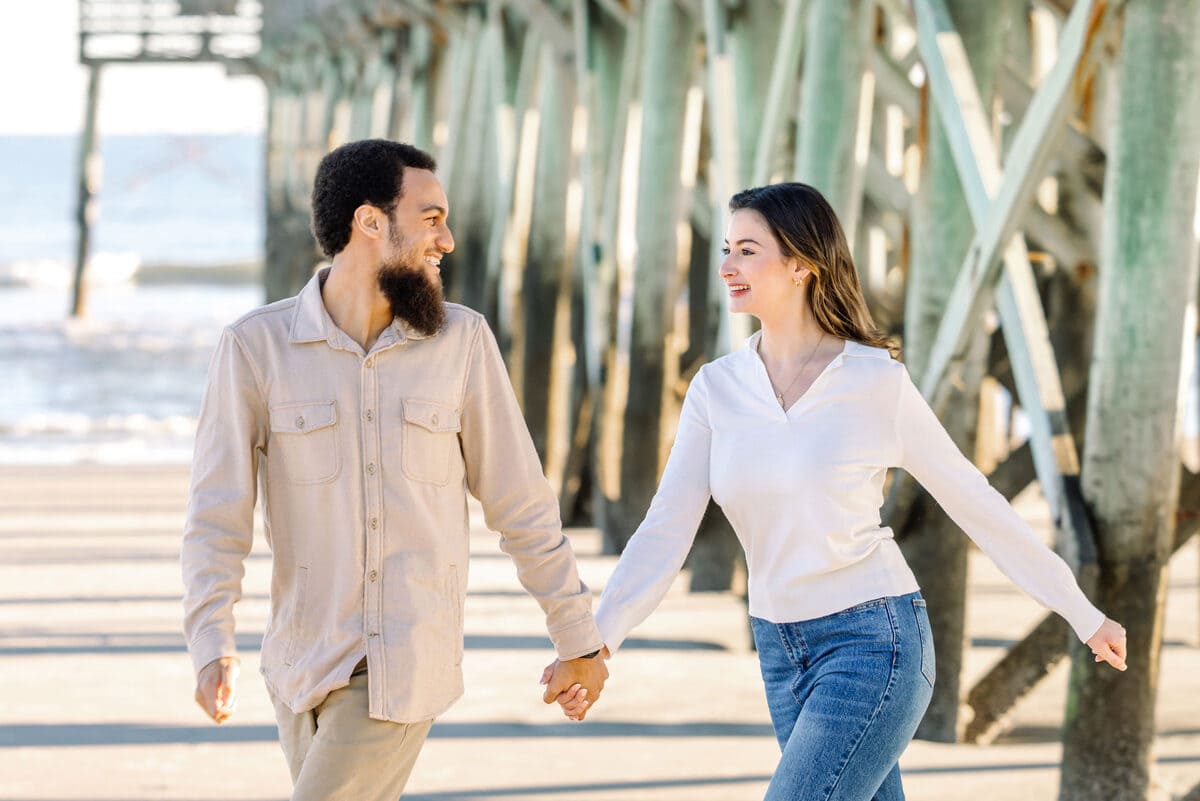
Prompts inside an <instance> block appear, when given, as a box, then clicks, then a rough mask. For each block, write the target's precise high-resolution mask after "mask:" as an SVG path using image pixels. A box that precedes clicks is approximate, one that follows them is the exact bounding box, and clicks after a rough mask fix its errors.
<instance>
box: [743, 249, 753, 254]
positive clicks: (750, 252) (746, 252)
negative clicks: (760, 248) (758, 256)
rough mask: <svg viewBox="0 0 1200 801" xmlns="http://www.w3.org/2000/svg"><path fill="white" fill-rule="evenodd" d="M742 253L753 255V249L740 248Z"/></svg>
mask: <svg viewBox="0 0 1200 801" xmlns="http://www.w3.org/2000/svg"><path fill="white" fill-rule="evenodd" d="M742 255H743V256H753V255H754V251H753V250H747V249H746V248H742Z"/></svg>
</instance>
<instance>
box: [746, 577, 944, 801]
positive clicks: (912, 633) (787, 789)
mask: <svg viewBox="0 0 1200 801" xmlns="http://www.w3.org/2000/svg"><path fill="white" fill-rule="evenodd" d="M750 620H751V623H752V624H753V626H754V641H755V644H756V645H757V646H758V659H759V665H760V667H761V668H762V675H763V683H764V684H765V685H766V691H767V706H768V707H769V708H770V711H771V723H772V724H773V725H774V727H775V736H776V737H778V738H779V745H780V748H782V749H783V756H782V757H781V758H780V760H779V767H777V768H776V769H775V775H774V776H773V777H772V778H771V784H770V786H769V787H768V788H767V795H766V799H765V801H903V798H904V788H903V787H902V786H901V783H900V766H899V759H900V754H902V753H903V752H904V749H905V747H906V746H907V745H908V743H909V741H910V740H911V739H912V736H913V734H914V733H915V732H916V730H917V724H918V723H920V722H921V717H922V716H923V715H924V714H925V708H926V707H927V706H929V699H930V697H931V696H932V695H933V678H934V667H933V638H932V636H931V635H930V629H929V615H928V613H927V611H926V609H925V600H924V599H923V598H922V597H921V594H920V593H916V592H914V593H911V594H909V595H900V596H895V597H891V598H879V599H876V600H874V601H868V602H867V603H865V604H859V605H858V606H855V607H851V608H850V609H845V610H843V611H841V612H837V613H835V614H832V615H827V616H825V617H821V618H817V619H816V620H803V621H799V622H797V623H771V622H769V621H766V620H760V619H759V618H755V617H752V618H750Z"/></svg>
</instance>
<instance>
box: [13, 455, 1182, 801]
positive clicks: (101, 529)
mask: <svg viewBox="0 0 1200 801" xmlns="http://www.w3.org/2000/svg"><path fill="white" fill-rule="evenodd" d="M186 490H187V468H186V466H180V465H171V466H154V465H144V466H126V467H119V466H100V465H95V466H36V467H23V466H5V467H2V468H0V539H3V542H4V545H5V548H4V553H5V558H4V560H3V563H2V564H0V583H2V586H3V587H4V588H5V589H4V593H3V597H0V609H2V610H3V614H2V615H0V686H2V687H3V688H4V691H3V692H4V703H3V704H2V705H0V776H3V777H4V778H3V780H2V781H0V798H2V799H7V800H8V801H16V800H17V799H22V800H23V801H34V800H35V799H38V800H40V801H51V800H53V801H68V799H70V800H72V801H76V800H78V801H82V800H83V799H89V800H95V801H100V800H102V799H103V800H105V801H107V800H108V799H113V800H115V799H161V800H163V801H167V800H170V801H183V800H184V799H189V800H192V801H199V800H200V799H212V800H213V801H217V800H218V799H220V801H260V800H262V801H267V800H268V799H270V800H271V801H279V800H280V799H284V798H287V796H288V792H289V781H288V776H287V772H286V769H285V767H284V762H283V758H282V755H281V754H280V752H279V749H278V746H277V744H276V742H275V727H274V720H273V717H272V713H271V710H270V704H269V701H268V699H267V696H266V693H265V691H264V689H263V686H262V683H261V680H260V678H259V677H258V676H257V648H258V640H259V637H260V633H261V631H262V623H263V619H264V613H265V609H266V604H267V586H268V575H269V564H270V562H269V559H270V555H269V553H268V552H267V551H266V550H265V545H264V543H263V542H262V540H261V538H260V539H259V540H258V542H257V545H256V547H255V551H254V553H253V554H252V555H251V557H250V559H249V560H248V564H247V576H246V583H245V598H244V600H243V602H242V603H241V604H240V606H239V610H238V613H239V617H238V620H239V625H240V633H239V642H240V643H241V645H242V648H243V654H242V656H243V681H242V689H241V705H240V709H239V710H238V712H237V714H236V716H235V717H234V718H233V719H232V720H231V721H230V722H229V723H228V724H226V725H225V726H222V727H216V726H214V725H212V724H210V723H209V722H208V721H207V720H206V719H205V718H204V717H203V715H202V714H201V712H200V711H199V709H197V708H196V707H195V706H194V705H193V704H192V700H191V695H192V676H191V670H190V666H189V663H188V659H187V655H186V652H185V649H184V644H183V639H182V636H181V634H180V627H179V620H180V606H179V602H178V598H179V594H180V580H179V569H178V562H177V555H178V545H179V532H180V527H181V523H182V519H183V508H184V501H185V497H186ZM1018 508H1019V509H1020V510H1021V511H1022V513H1023V514H1025V515H1027V516H1028V517H1029V518H1030V520H1031V521H1032V522H1034V523H1035V524H1036V525H1040V526H1044V523H1045V521H1044V520H1041V519H1039V505H1038V503H1037V500H1036V497H1030V498H1023V499H1021V502H1020V503H1019V504H1018ZM474 513H475V516H474V520H473V522H474V526H473V534H472V553H473V559H472V565H471V571H472V572H471V579H470V585H469V587H470V596H469V600H468V607H467V617H466V639H467V641H466V646H467V656H466V660H465V669H466V674H467V693H466V695H465V697H464V698H463V699H462V700H461V701H460V702H459V703H458V704H457V705H456V706H455V707H454V708H453V709H452V710H451V711H450V712H449V713H447V714H446V715H445V716H444V717H443V718H442V719H440V720H439V721H438V723H437V724H436V725H435V726H434V729H433V734H432V737H431V739H430V741H429V743H428V744H427V746H426V748H425V750H424V752H423V754H422V755H421V758H420V761H419V762H418V763H417V768H416V771H415V772H414V774H413V777H412V781H411V784H410V787H409V790H410V792H409V794H407V795H406V796H405V797H406V798H411V799H414V800H419V799H424V800H425V801H434V799H438V800H439V801H441V800H443V799H514V800H520V799H528V800H529V801H534V800H535V799H565V798H570V799H573V800H574V801H616V800H617V799H628V800H629V801H641V800H642V799H645V800H646V801H658V800H660V799H661V800H662V801H666V800H667V799H679V800H680V801H682V800H683V799H688V801H743V800H745V801H750V800H751V799H757V798H761V797H762V793H763V791H764V789H765V787H766V782H767V780H768V778H769V776H770V774H771V771H772V770H773V768H774V764H775V761H776V759H777V757H778V752H777V749H776V745H775V742H774V738H773V736H772V734H771V729H770V724H769V721H768V718H767V711H766V706H765V703H764V701H763V698H762V692H761V686H760V684H759V679H758V674H757V663H756V659H755V656H754V654H753V653H752V652H751V651H750V650H749V649H748V647H747V645H748V643H747V632H746V618H745V610H744V607H743V605H742V603H741V601H740V600H739V599H737V598H736V597H734V596H732V595H728V594H706V595H692V594H688V593H687V592H686V591H685V587H686V574H685V575H684V576H683V577H682V578H681V579H680V580H679V581H678V582H677V583H676V585H675V587H674V588H673V590H672V592H671V594H670V596H669V597H668V599H667V601H666V602H665V603H664V604H663V605H662V607H661V608H660V609H659V610H658V611H657V612H656V613H655V614H654V615H653V616H652V617H651V618H650V619H649V620H648V621H647V622H646V624H644V625H643V626H642V627H641V628H639V629H638V630H636V631H635V633H634V635H633V638H632V639H631V641H630V642H629V643H628V644H627V646H626V648H625V649H624V650H623V651H622V652H621V653H620V655H619V657H618V658H617V659H615V660H614V661H613V662H612V663H611V670H612V678H611V681H610V683H609V686H608V688H607V689H606V691H605V694H604V698H603V701H602V703H601V704H600V705H598V706H597V708H596V710H595V711H594V713H593V714H592V715H591V716H590V717H589V719H588V721H587V722H585V723H583V724H572V723H570V722H567V721H565V720H563V719H562V718H561V716H560V715H559V714H558V712H557V711H556V709H555V708H550V707H546V706H544V705H542V703H541V702H540V690H539V688H538V686H537V677H538V674H539V673H540V670H541V667H542V666H543V665H544V664H545V663H546V662H547V661H548V660H549V659H550V658H551V653H550V650H549V641H548V640H547V639H546V637H545V633H544V630H543V629H542V626H541V614H540V611H539V609H538V608H537V606H536V604H535V603H534V602H533V601H532V600H531V599H530V598H528V597H527V596H526V595H525V594H524V593H523V591H522V590H521V589H520V586H519V585H518V584H517V581H516V576H515V572H514V570H513V568H512V565H511V563H510V562H509V561H508V560H507V558H506V557H504V556H503V555H502V554H501V553H500V552H499V550H498V549H497V547H496V537H495V535H494V534H493V533H490V532H488V531H486V529H485V528H484V527H483V524H482V520H481V519H480V516H479V514H478V510H477V509H476V510H474ZM570 537H571V540H572V543H573V544H574V546H575V548H576V551H577V553H578V554H579V557H580V563H581V569H582V573H583V575H584V578H585V580H586V581H587V582H588V583H589V584H590V586H591V587H592V588H593V590H595V591H597V592H598V591H599V590H600V589H601V588H602V587H603V584H604V579H605V577H606V576H607V575H608V574H609V572H610V571H611V569H612V566H613V563H614V559H613V557H607V556H599V555H598V552H599V535H598V533H597V532H596V531H595V530H591V529H573V530H571V531H570ZM1197 556H1198V554H1197V545H1196V543H1192V544H1189V545H1188V547H1187V548H1185V549H1184V550H1183V551H1181V552H1180V553H1179V555H1178V556H1177V558H1176V559H1175V561H1174V562H1173V563H1172V566H1171V576H1170V591H1169V598H1168V606H1167V620H1166V637H1165V640H1166V645H1165V648H1164V650H1163V660H1162V674H1161V688H1160V691H1159V707H1158V741H1157V762H1158V776H1159V781H1160V788H1159V790H1160V795H1161V797H1162V798H1164V799H1169V798H1171V797H1172V795H1173V794H1181V793H1182V792H1184V791H1185V790H1186V789H1188V788H1189V787H1191V786H1192V785H1193V784H1195V783H1196V782H1197V781H1200V725H1198V724H1197V721H1200V648H1197V634H1198V633H1200V620H1198V612H1200V597H1198V593H1197V587H1198V575H1197V567H1198V566H1200V559H1198V558H1197ZM971 576H972V578H971V595H970V607H969V619H968V630H969V636H970V638H971V642H972V646H971V648H970V652H969V654H968V657H967V662H966V665H967V673H968V676H967V678H968V680H970V679H972V678H973V677H976V676H978V675H980V674H981V673H982V672H983V671H985V670H986V669H987V667H988V666H989V665H990V664H991V663H992V662H994V661H995V659H997V658H998V657H999V656H1000V654H1001V652H1002V649H1003V647H1005V646H1006V645H1007V644H1009V643H1010V642H1011V641H1012V640H1013V639H1015V638H1016V637H1018V636H1020V634H1021V633H1022V632H1023V631H1025V630H1026V629H1027V628H1028V627H1029V626H1031V625H1032V624H1033V623H1034V622H1035V621H1036V620H1037V619H1038V617H1039V615H1040V609H1039V607H1038V606H1037V605H1036V604H1035V603H1034V602H1033V601H1031V600H1029V599H1028V598H1026V597H1025V596H1023V595H1022V594H1021V593H1020V592H1019V591H1018V590H1016V589H1015V588H1014V587H1013V586H1012V585H1011V584H1009V582H1008V581H1007V580H1006V579H1005V578H1004V577H1003V576H1001V575H1000V574H999V573H998V572H996V570H995V569H994V568H993V567H992V566H991V565H990V564H989V563H988V562H987V561H986V560H985V559H983V558H981V557H980V555H979V554H975V555H973V562H972V574H971ZM1065 686H1066V670H1065V668H1064V667H1060V668H1059V669H1057V670H1056V671H1055V672H1054V673H1053V675H1052V676H1051V677H1050V678H1049V679H1047V680H1046V681H1045V682H1044V683H1043V684H1042V686H1040V687H1039V688H1038V689H1037V691H1036V692H1035V693H1034V694H1033V695H1032V696H1030V697H1029V698H1028V699H1026V700H1025V701H1024V702H1023V703H1022V704H1021V706H1020V707H1019V708H1018V710H1017V713H1016V715H1015V718H1014V727H1013V728H1012V729H1011V731H1010V732H1009V733H1008V734H1007V735H1005V736H1004V737H1003V738H1001V739H1000V740H999V741H998V742H997V743H995V744H993V745H991V746H988V747H975V746H967V745H942V744H934V743H926V742H920V741H917V742H914V743H913V744H912V745H911V746H910V747H909V749H908V751H907V753H906V754H905V756H904V759H903V761H902V767H903V769H904V772H905V776H906V780H905V783H906V788H907V792H908V795H909V797H910V798H913V799H960V798H970V799H972V801H1001V800H1002V799H1019V801H1052V799H1054V798H1055V797H1056V790H1057V777H1058V770H1057V766H1058V761H1059V758H1060V747H1059V745H1058V741H1057V737H1058V726H1059V723H1060V721H1061V715H1062V708H1063V699H1064V693H1065ZM1097 736H1120V722H1119V721H1114V726H1113V730H1112V732H1110V733H1107V734H1104V733H1097Z"/></svg>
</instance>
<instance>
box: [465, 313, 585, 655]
mask: <svg viewBox="0 0 1200 801" xmlns="http://www.w3.org/2000/svg"><path fill="white" fill-rule="evenodd" d="M469 358H470V362H469V366H468V369H467V374H466V386H465V388H464V392H463V413H462V431H461V433H460V437H461V443H462V451H463V458H464V461H465V464H466V475H467V489H468V490H470V492H471V494H472V495H474V496H475V497H476V498H478V499H479V501H480V503H481V505H482V506H483V513H484V519H485V521H486V522H487V525H488V527H489V528H490V529H492V530H493V531H498V532H500V548H501V550H503V551H504V552H505V553H507V554H508V555H509V557H510V558H511V559H512V561H513V564H514V565H516V568H517V578H518V579H519V580H520V582H521V585H522V586H523V587H524V588H525V589H526V591H528V592H529V594H530V595H532V596H533V597H534V598H535V599H536V600H537V602H538V604H540V605H541V607H542V610H543V611H544V612H545V614H546V629H547V632H548V633H549V635H550V639H551V640H552V641H553V642H554V647H555V650H556V651H557V653H558V656H559V658H560V659H574V658H576V657H579V656H582V655H584V654H587V653H591V652H592V651H595V650H598V649H599V648H600V647H601V645H602V644H603V642H602V640H601V638H600V632H599V631H598V630H597V628H596V623H595V621H594V619H593V618H592V611H591V607H592V596H591V592H590V590H588V588H587V585H585V584H584V583H583V581H582V580H580V578H579V572H578V570H577V568H576V564H575V554H574V551H573V550H572V549H571V543H570V542H569V541H568V540H567V538H566V537H565V536H564V535H563V532H562V520H561V517H560V515H559V511H558V498H557V497H556V496H555V494H554V491H553V489H551V487H550V484H549V482H548V481H547V480H546V477H545V474H544V473H543V472H542V466H541V463H540V462H539V461H538V457H537V451H536V449H535V448H534V446H533V440H532V439H531V438H530V436H529V429H528V428H527V427H526V425H525V419H524V417H523V416H522V415H521V409H520V406H519V405H518V404H517V399H516V395H515V394H514V393H513V389H512V384H511V383H510V382H509V379H508V372H507V371H506V370H505V367H504V361H503V359H502V358H501V356H500V349H499V347H498V346H497V345H496V339H495V337H494V336H493V335H492V332H491V329H489V328H488V326H487V324H486V323H485V322H483V321H482V320H481V321H480V322H479V327H478V330H477V331H476V334H475V336H474V338H473V340H472V344H471V349H470V357H469Z"/></svg>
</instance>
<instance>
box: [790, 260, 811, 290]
mask: <svg viewBox="0 0 1200 801" xmlns="http://www.w3.org/2000/svg"><path fill="white" fill-rule="evenodd" d="M812 274H813V271H812V268H810V267H809V266H808V265H806V264H805V263H804V262H802V261H800V259H793V260H792V283H793V284H795V285H796V286H803V285H804V282H805V281H807V280H808V279H809V277H810V276H811V275H812Z"/></svg>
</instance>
